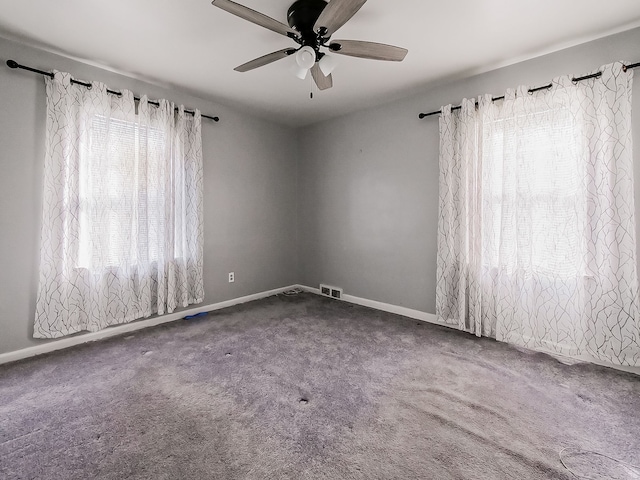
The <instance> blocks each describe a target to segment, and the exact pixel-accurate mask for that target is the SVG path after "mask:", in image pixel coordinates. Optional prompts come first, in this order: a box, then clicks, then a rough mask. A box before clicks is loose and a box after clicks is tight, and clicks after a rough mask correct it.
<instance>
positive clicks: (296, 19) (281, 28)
mask: <svg viewBox="0 0 640 480" xmlns="http://www.w3.org/2000/svg"><path fill="white" fill-rule="evenodd" d="M366 1H367V0H331V1H329V2H327V1H326V0H297V1H296V2H295V3H293V4H292V5H291V6H290V7H289V10H288V12H287V20H288V23H289V26H287V25H285V24H284V23H281V22H279V21H277V20H275V19H273V18H271V17H268V16H267V15H264V14H262V13H260V12H256V11H255V10H252V9H250V8H248V7H245V6H243V5H240V4H239V3H235V2H232V1H231V0H213V1H212V2H211V3H212V4H213V5H214V6H215V7H218V8H221V9H222V10H225V11H227V12H229V13H232V14H234V15H236V16H238V17H240V18H243V19H245V20H248V21H249V22H252V23H255V24H256V25H260V26H261V27H264V28H267V29H269V30H272V31H274V32H276V33H279V34H281V35H284V36H286V37H289V38H290V39H292V40H293V41H294V42H296V43H297V44H298V45H299V47H297V48H285V49H283V50H278V51H277V52H273V53H269V54H267V55H264V56H262V57H259V58H256V59H255V60H251V61H250V62H247V63H245V64H242V65H240V66H239V67H236V68H235V69H234V70H236V71H238V72H248V71H250V70H253V69H255V68H258V67H262V66H264V65H268V64H270V63H273V62H275V61H277V60H281V59H283V58H287V57H289V56H290V55H294V54H295V60H296V67H297V68H296V75H297V76H298V77H299V78H301V79H304V78H306V76H307V73H308V72H309V71H311V76H312V77H313V80H314V81H315V83H316V85H317V86H318V89H320V90H326V89H328V88H331V87H332V86H333V78H332V77H331V72H332V71H333V69H334V68H335V58H333V57H332V56H331V55H328V54H327V53H328V52H331V53H336V54H339V55H348V56H351V57H360V58H367V59H372V60H387V61H393V62H401V61H402V60H404V57H405V56H406V55H407V52H408V50H407V49H405V48H400V47H394V46H393V45H385V44H382V43H374V42H363V41H359V40H330V38H331V36H332V35H333V34H334V33H335V32H336V31H337V30H338V29H339V28H340V27H342V26H343V25H344V24H345V23H347V21H348V20H349V19H350V18H351V17H353V16H354V15H355V14H356V12H357V11H358V10H360V8H361V7H362V6H363V5H364V4H365V3H366ZM321 49H325V50H326V51H322V50H321Z"/></svg>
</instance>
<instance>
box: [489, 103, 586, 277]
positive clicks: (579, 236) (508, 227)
mask: <svg viewBox="0 0 640 480" xmlns="http://www.w3.org/2000/svg"><path fill="white" fill-rule="evenodd" d="M482 136H483V142H484V143H483V147H484V148H483V151H482V175H483V185H485V194H484V195H483V224H484V231H483V248H484V261H485V265H487V266H490V267H498V268H501V269H503V270H506V272H510V273H513V272H514V271H515V270H517V269H523V270H525V271H532V272H536V273H542V274H552V275H562V276H572V275H577V274H582V273H584V272H583V270H584V268H583V266H582V265H583V258H582V254H581V252H582V251H583V248H582V245H581V243H582V242H583V238H584V229H585V220H584V217H585V214H586V202H585V196H584V194H583V193H582V192H583V189H584V187H583V185H582V178H583V176H584V173H583V168H584V166H583V164H584V162H581V161H580V160H579V159H580V155H579V154H578V151H579V142H580V138H581V134H580V130H579V126H578V124H577V122H576V121H575V117H574V116H573V115H572V114H571V112H570V111H569V110H568V109H566V108H565V109H555V110H554V111H553V112H551V111H550V110H549V109H548V108H543V109H535V110H533V111H531V112H527V113H519V114H518V115H516V116H509V115H508V113H507V114H504V113H503V114H502V115H501V116H500V117H499V118H496V119H494V120H493V121H491V122H489V123H488V124H486V125H485V126H484V128H483V132H482Z"/></svg>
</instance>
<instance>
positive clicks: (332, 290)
mask: <svg viewBox="0 0 640 480" xmlns="http://www.w3.org/2000/svg"><path fill="white" fill-rule="evenodd" d="M320 293H321V294H322V295H324V296H325V297H331V298H337V299H338V300H340V299H342V289H341V288H338V287H332V286H330V285H323V284H320Z"/></svg>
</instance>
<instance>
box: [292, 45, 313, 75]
mask: <svg viewBox="0 0 640 480" xmlns="http://www.w3.org/2000/svg"><path fill="white" fill-rule="evenodd" d="M296 63H297V64H298V66H299V67H300V68H305V69H307V70H309V69H310V68H311V67H313V64H314V63H316V52H315V50H314V49H313V48H311V47H302V48H301V49H300V50H298V52H297V53H296Z"/></svg>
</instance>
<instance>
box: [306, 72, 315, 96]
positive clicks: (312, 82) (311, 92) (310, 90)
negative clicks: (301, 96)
mask: <svg viewBox="0 0 640 480" xmlns="http://www.w3.org/2000/svg"><path fill="white" fill-rule="evenodd" d="M307 76H308V77H309V82H310V83H311V86H310V87H309V99H311V100H313V86H314V85H315V82H314V81H313V75H312V74H311V72H309V75H307Z"/></svg>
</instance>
